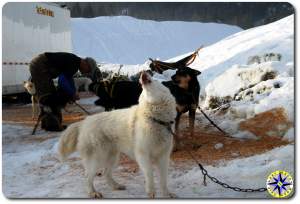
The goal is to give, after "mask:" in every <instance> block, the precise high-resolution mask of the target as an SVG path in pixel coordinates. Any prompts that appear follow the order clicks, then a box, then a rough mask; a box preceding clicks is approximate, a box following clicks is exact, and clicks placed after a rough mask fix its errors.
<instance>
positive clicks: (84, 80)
mask: <svg viewBox="0 0 300 204" xmlns="http://www.w3.org/2000/svg"><path fill="white" fill-rule="evenodd" d="M73 79H74V84H75V88H76V91H78V89H79V87H83V88H84V91H89V85H90V84H91V83H92V80H91V79H90V78H88V77H74V78H73Z"/></svg>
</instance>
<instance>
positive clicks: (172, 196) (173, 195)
mask: <svg viewBox="0 0 300 204" xmlns="http://www.w3.org/2000/svg"><path fill="white" fill-rule="evenodd" d="M168 196H169V198H177V195H176V194H175V193H168Z"/></svg>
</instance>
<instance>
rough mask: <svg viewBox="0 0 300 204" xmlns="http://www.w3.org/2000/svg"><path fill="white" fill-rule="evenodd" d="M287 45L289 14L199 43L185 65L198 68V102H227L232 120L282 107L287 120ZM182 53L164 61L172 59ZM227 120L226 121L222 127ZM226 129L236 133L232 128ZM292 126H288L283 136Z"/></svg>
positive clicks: (290, 92) (290, 52)
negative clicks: (203, 44)
mask: <svg viewBox="0 0 300 204" xmlns="http://www.w3.org/2000/svg"><path fill="white" fill-rule="evenodd" d="M293 46H294V16H289V17H286V18H284V19H281V20H279V21H277V22H274V23H271V24H268V25H265V26H260V27H256V28H253V29H249V30H245V31H241V32H239V33H236V34H234V35H232V36H229V37H227V38H225V39H223V40H221V41H219V42H217V43H215V44H213V45H210V46H206V47H204V48H203V49H202V50H201V51H200V52H199V56H198V57H197V58H196V60H195V61H194V63H193V64H191V65H190V67H192V68H194V69H197V70H200V71H201V72H202V74H201V75H200V76H199V77H198V80H199V82H200V84H201V100H200V101H201V105H202V107H205V108H208V109H215V108H220V107H221V106H223V105H224V104H225V105H226V107H228V106H229V108H228V109H227V111H228V114H231V115H230V117H231V119H232V120H233V119H248V118H251V117H253V116H254V115H256V114H258V113H262V112H265V111H268V110H271V109H273V108H283V109H284V114H286V116H287V120H289V121H292V122H293V121H294V61H293V60H294V49H293ZM188 54H190V53H187V54H185V55H181V56H178V57H175V58H172V59H170V60H168V61H176V60H178V59H181V58H183V57H184V56H186V55H188ZM258 61H259V62H258ZM148 64H149V61H146V62H145V63H144V64H141V65H125V66H124V67H123V68H122V70H121V72H123V73H125V74H129V75H131V74H134V73H136V72H138V71H140V70H142V69H148V68H149V67H148ZM100 69H101V70H114V71H117V70H118V69H119V65H118V64H103V65H101V68H100ZM174 72H175V71H173V70H168V71H165V72H164V73H163V74H162V75H160V74H155V75H154V77H155V78H156V79H158V80H170V78H171V76H172V75H173V74H174ZM232 117H233V118H232ZM236 124H237V122H236ZM236 124H235V125H236ZM232 125H233V123H227V121H226V125H224V128H228V126H232ZM232 132H233V133H236V132H237V129H234V130H233V131H232ZM292 132H293V131H289V134H288V136H287V137H288V138H289V139H291V135H292V136H293V134H292Z"/></svg>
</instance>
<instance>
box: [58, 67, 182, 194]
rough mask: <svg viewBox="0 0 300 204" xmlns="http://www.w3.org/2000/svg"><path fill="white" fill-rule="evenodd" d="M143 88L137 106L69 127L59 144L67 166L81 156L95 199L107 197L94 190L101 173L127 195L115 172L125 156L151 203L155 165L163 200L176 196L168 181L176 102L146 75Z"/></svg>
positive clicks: (142, 80)
mask: <svg viewBox="0 0 300 204" xmlns="http://www.w3.org/2000/svg"><path fill="white" fill-rule="evenodd" d="M140 83H141V84H142V87H143V92H142V94H141V96H140V98H139V104H138V105H135V106H132V107H130V108H127V109H119V110H114V111H111V112H103V113H99V114H95V115H93V116H89V117H87V118H86V119H85V120H83V121H80V122H77V123H74V124H72V125H70V126H69V127H68V128H67V130H66V131H65V132H64V133H63V134H62V137H61V138H60V142H59V153H60V155H61V157H62V159H63V160H64V159H65V158H66V157H67V156H68V155H69V154H71V153H72V152H74V151H76V150H77V151H79V153H80V157H81V158H82V161H83V165H84V167H85V172H86V175H87V185H88V186H87V187H88V193H89V195H90V196H91V197H94V198H101V197H102V194H101V193H100V192H97V191H96V190H95V188H94V184H93V181H94V177H95V175H96V173H97V171H98V170H99V169H101V168H102V169H103V170H104V173H103V175H104V177H105V178H106V181H107V183H108V185H109V186H110V187H112V188H113V189H117V190H123V189H125V186H122V185H120V184H118V183H117V182H116V181H115V180H114V179H113V178H112V169H113V167H114V166H115V165H116V163H117V162H118V158H119V155H120V153H121V152H122V153H125V154H126V155H128V156H129V157H131V158H132V159H135V160H136V161H137V163H138V164H139V167H140V169H141V170H142V171H143V173H144V176H145V181H146V183H145V189H146V192H147V194H148V196H149V197H150V198H154V197H155V189H154V178H153V165H156V166H157V167H158V171H159V174H160V188H161V193H162V196H163V197H172V196H173V194H170V193H169V191H168V188H167V176H168V167H169V159H170V154H171V151H172V147H173V136H172V134H171V131H170V128H171V124H173V120H174V118H175V116H176V103H175V99H174V97H173V96H172V95H171V93H170V91H169V89H168V88H166V87H165V86H163V85H162V84H161V83H159V82H157V81H154V80H152V79H151V77H150V75H148V74H147V73H145V72H144V73H142V74H141V77H140Z"/></svg>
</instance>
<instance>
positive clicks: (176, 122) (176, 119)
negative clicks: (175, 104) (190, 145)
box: [173, 110, 182, 151]
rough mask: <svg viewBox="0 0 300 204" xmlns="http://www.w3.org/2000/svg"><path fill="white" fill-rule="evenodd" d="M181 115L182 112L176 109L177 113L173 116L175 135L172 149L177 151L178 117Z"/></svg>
mask: <svg viewBox="0 0 300 204" xmlns="http://www.w3.org/2000/svg"><path fill="white" fill-rule="evenodd" d="M181 115H182V112H180V111H178V110H177V115H176V118H175V135H174V147H173V151H177V150H178V144H179V138H178V134H179V124H180V117H181Z"/></svg>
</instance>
